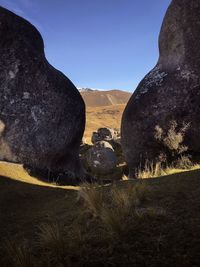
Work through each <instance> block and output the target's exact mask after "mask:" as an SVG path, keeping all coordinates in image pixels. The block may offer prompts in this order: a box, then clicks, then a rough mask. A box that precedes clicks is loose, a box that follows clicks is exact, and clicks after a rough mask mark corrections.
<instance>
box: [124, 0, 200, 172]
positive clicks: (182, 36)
mask: <svg viewBox="0 0 200 267" xmlns="http://www.w3.org/2000/svg"><path fill="white" fill-rule="evenodd" d="M199 36H200V1H199V0H190V1H188V0H173V1H172V3H171V5H170V6H169V8H168V10H167V13H166V16H165V18H164V22H163V25H162V28H161V33H160V38H159V50H160V57H159V60H158V63H157V65H156V66H155V67H154V68H153V70H151V71H150V72H149V73H148V74H147V75H146V77H145V78H144V79H143V80H142V81H141V82H140V84H139V86H138V88H137V89H136V91H135V92H134V93H133V95H132V97H131V99H130V101H129V102H128V104H127V106H126V108H125V111H124V113H123V117H122V125H121V134H122V147H123V151H124V154H125V158H126V161H127V163H128V165H129V168H130V176H133V175H134V173H135V169H136V168H137V167H138V166H144V164H145V161H146V160H147V159H148V160H150V161H154V160H156V159H157V158H158V157H159V155H160V154H161V153H162V146H160V145H159V142H158V139H159V137H158V134H159V133H158V132H159V130H160V133H161V132H162V133H164V135H165V136H167V132H168V133H169V129H168V127H169V125H171V124H172V123H171V122H172V121H174V122H175V123H176V126H177V130H176V131H177V132H178V128H181V127H184V126H183V125H186V124H187V125H189V128H188V129H187V132H185V135H184V142H183V143H184V144H185V146H187V148H188V151H190V152H191V153H199V152H200V142H199V139H200V120H199V114H200V105H199V103H200V72H199V70H200V38H199ZM156 131H157V133H156ZM170 131H171V130H170ZM171 132H172V131H171ZM171 132H170V133H171ZM156 135H157V136H156ZM177 136H179V137H180V135H178V134H177V135H176V136H175V137H177Z"/></svg>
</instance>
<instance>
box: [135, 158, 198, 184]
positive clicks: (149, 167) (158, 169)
mask: <svg viewBox="0 0 200 267" xmlns="http://www.w3.org/2000/svg"><path fill="white" fill-rule="evenodd" d="M197 169H200V165H199V164H194V163H192V162H191V161H190V158H189V157H188V156H181V157H180V158H179V159H178V160H177V162H176V164H175V165H171V166H167V167H165V168H164V167H163V166H162V163H161V162H157V163H156V164H154V163H153V162H150V161H148V160H147V161H146V163H145V166H144V168H143V169H142V168H139V169H138V170H137V171H136V174H135V176H136V178H137V179H147V178H156V177H161V176H166V175H171V174H175V173H180V172H186V171H192V170H197Z"/></svg>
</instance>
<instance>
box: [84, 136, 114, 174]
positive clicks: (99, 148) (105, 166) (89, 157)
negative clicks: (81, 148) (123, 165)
mask: <svg viewBox="0 0 200 267" xmlns="http://www.w3.org/2000/svg"><path fill="white" fill-rule="evenodd" d="M85 159H86V164H87V167H86V169H88V170H89V171H90V172H92V173H93V174H94V175H108V174H112V173H113V172H115V171H116V165H117V158H116V155H115V153H114V150H113V148H112V146H111V145H110V144H109V143H108V142H105V141H101V142H98V143H96V144H95V145H94V146H92V147H91V148H90V149H89V150H88V151H87V153H86V155H85Z"/></svg>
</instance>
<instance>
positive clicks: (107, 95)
mask: <svg viewBox="0 0 200 267" xmlns="http://www.w3.org/2000/svg"><path fill="white" fill-rule="evenodd" d="M78 89H79V92H80V93H81V96H82V97H83V100H84V101H85V104H86V106H87V107H102V106H114V105H119V104H120V105H121V104H126V103H127V102H128V100H129V98H130V97H131V93H130V92H126V91H123V90H119V89H111V90H99V89H91V88H78Z"/></svg>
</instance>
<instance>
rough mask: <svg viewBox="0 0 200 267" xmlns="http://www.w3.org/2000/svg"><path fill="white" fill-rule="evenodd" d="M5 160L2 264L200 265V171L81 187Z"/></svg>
mask: <svg viewBox="0 0 200 267" xmlns="http://www.w3.org/2000/svg"><path fill="white" fill-rule="evenodd" d="M0 166H1V167H0V175H3V176H1V177H0V190H1V194H0V218H1V220H0V237H1V242H0V247H1V248H0V266H3V267H4V266H5V267H7V266H9V267H10V266H15V267H18V266H20V267H24V266H26V267H30V266H44V267H46V266H170V267H171V266H177V267H179V266H188V267H189V266H200V258H199V251H200V241H199V240H200V214H199V210H200V170H194V171H189V172H184V173H177V174H172V175H168V176H165V177H161V178H153V179H144V180H142V184H141V183H140V182H139V184H138V182H135V181H121V182H118V183H117V184H115V185H107V186H103V187H100V186H98V187H97V188H96V187H94V186H93V187H91V186H87V185H85V187H81V189H80V187H58V186H56V185H49V184H45V183H43V182H41V181H38V180H37V179H36V178H34V177H32V178H31V177H29V176H28V174H26V173H25V172H24V171H23V169H22V167H21V166H16V165H12V166H10V165H9V164H4V163H1V165H0ZM14 170H16V171H14ZM5 176H7V177H5ZM138 185H139V186H138Z"/></svg>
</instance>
